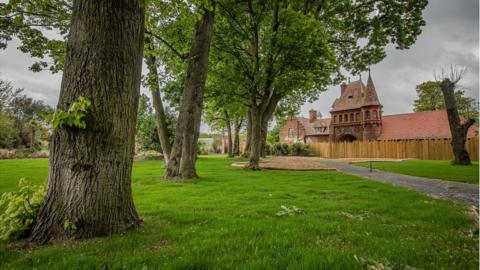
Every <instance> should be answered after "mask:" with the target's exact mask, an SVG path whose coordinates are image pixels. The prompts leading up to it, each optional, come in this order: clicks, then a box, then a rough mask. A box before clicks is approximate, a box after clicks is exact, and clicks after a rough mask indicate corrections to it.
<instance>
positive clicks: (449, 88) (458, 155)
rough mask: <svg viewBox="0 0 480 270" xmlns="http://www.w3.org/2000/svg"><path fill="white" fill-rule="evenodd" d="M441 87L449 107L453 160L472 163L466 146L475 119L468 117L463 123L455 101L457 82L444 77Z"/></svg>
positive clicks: (458, 163)
mask: <svg viewBox="0 0 480 270" xmlns="http://www.w3.org/2000/svg"><path fill="white" fill-rule="evenodd" d="M440 88H441V89H442V93H443V98H444V100H445V107H446V109H447V115H448V123H449V125H450V131H451V133H452V142H451V144H452V150H453V155H454V156H455V159H454V161H453V163H454V164H456V165H470V164H471V161H470V156H469V155H468V152H467V149H466V148H465V142H466V141H467V133H468V129H469V128H470V126H471V125H473V123H475V120H473V119H468V120H467V121H466V122H465V123H463V124H462V123H461V121H460V115H459V114H458V110H457V103H456V101H455V83H454V82H452V81H451V80H449V79H444V80H443V81H442V82H441V84H440Z"/></svg>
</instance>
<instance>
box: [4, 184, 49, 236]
mask: <svg viewBox="0 0 480 270" xmlns="http://www.w3.org/2000/svg"><path fill="white" fill-rule="evenodd" d="M18 187H19V188H20V190H19V191H15V192H6V193H4V194H3V195H2V196H1V197H0V209H1V208H5V211H4V213H2V214H1V215H0V239H2V240H7V239H10V240H15V239H19V238H22V237H25V236H26V235H28V233H29V231H30V230H31V227H32V224H33V221H34V219H35V217H36V216H37V213H38V209H39V208H40V202H41V201H42V199H43V196H44V195H45V189H44V187H43V186H35V185H30V184H29V183H28V182H27V181H26V180H25V178H22V179H20V181H18Z"/></svg>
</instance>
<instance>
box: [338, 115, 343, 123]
mask: <svg viewBox="0 0 480 270" xmlns="http://www.w3.org/2000/svg"><path fill="white" fill-rule="evenodd" d="M338 117H339V120H338V122H340V123H342V122H343V115H339V116H338Z"/></svg>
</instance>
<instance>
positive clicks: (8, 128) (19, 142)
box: [0, 79, 52, 148]
mask: <svg viewBox="0 0 480 270" xmlns="http://www.w3.org/2000/svg"><path fill="white" fill-rule="evenodd" d="M51 111H52V108H51V107H50V106H49V105H47V104H45V103H44V102H43V101H41V100H35V99H33V98H30V97H28V96H27V95H25V94H23V89H21V88H16V89H15V88H14V87H13V85H12V84H11V82H9V81H6V80H2V79H0V120H1V121H0V148H20V147H30V148H39V147H40V145H39V141H40V140H38V139H39V138H41V137H46V136H45V135H46V132H47V131H46V126H47V123H46V121H45V120H44V116H45V115H46V114H48V113H50V112H51ZM37 137H39V138H37Z"/></svg>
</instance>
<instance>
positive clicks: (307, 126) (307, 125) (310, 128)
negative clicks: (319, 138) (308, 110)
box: [295, 117, 330, 136]
mask: <svg viewBox="0 0 480 270" xmlns="http://www.w3.org/2000/svg"><path fill="white" fill-rule="evenodd" d="M295 119H296V120H297V121H299V122H300V124H301V126H302V127H303V128H304V130H305V136H312V135H329V134H330V118H318V119H317V120H315V122H313V123H312V122H310V120H309V119H308V118H305V117H296V118H295ZM316 127H326V130H325V131H324V132H317V131H315V128H316Z"/></svg>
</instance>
